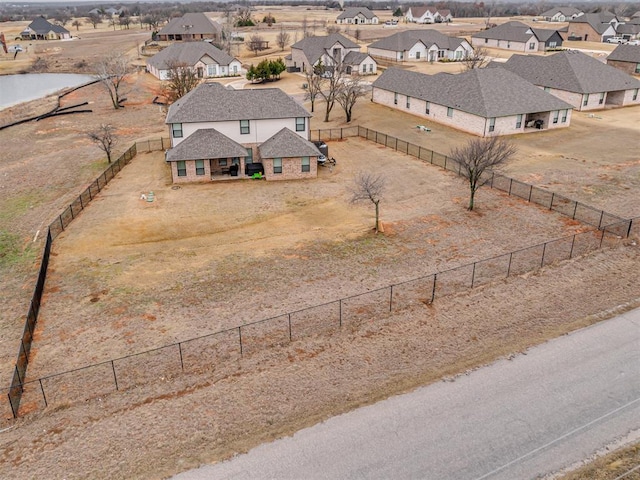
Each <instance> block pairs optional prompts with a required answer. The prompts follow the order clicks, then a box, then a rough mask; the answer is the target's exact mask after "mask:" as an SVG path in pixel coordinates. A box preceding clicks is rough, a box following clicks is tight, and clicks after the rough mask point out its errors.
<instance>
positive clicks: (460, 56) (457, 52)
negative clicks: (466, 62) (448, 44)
mask: <svg viewBox="0 0 640 480" xmlns="http://www.w3.org/2000/svg"><path fill="white" fill-rule="evenodd" d="M460 59H462V51H461V50H456V60H460Z"/></svg>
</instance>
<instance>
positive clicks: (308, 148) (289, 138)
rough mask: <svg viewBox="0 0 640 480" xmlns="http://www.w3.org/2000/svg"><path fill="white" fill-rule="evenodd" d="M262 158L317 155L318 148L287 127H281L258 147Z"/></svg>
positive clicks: (318, 152)
mask: <svg viewBox="0 0 640 480" xmlns="http://www.w3.org/2000/svg"><path fill="white" fill-rule="evenodd" d="M258 150H259V151H260V157H262V158H290V157H317V156H318V155H320V151H319V150H318V148H317V147H316V146H315V145H314V144H313V143H311V142H310V141H309V140H305V139H304V138H302V137H301V136H300V135H298V134H297V133H295V132H293V131H292V130H290V129H289V128H286V127H285V128H283V129H282V130H280V131H279V132H278V133H276V134H275V135H274V136H273V137H271V138H270V139H268V140H266V141H265V142H263V143H262V145H260V146H259V147H258Z"/></svg>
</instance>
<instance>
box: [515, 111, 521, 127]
mask: <svg viewBox="0 0 640 480" xmlns="http://www.w3.org/2000/svg"><path fill="white" fill-rule="evenodd" d="M516 128H522V114H520V115H518V116H517V117H516Z"/></svg>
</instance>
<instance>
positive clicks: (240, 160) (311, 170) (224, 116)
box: [165, 83, 320, 183]
mask: <svg viewBox="0 0 640 480" xmlns="http://www.w3.org/2000/svg"><path fill="white" fill-rule="evenodd" d="M310 117H311V114H310V113H309V112H308V111H307V110H306V109H305V108H304V107H302V106H301V105H300V104H298V103H297V102H296V101H295V100H294V99H293V98H291V97H290V96H289V95H287V94H286V93H284V92H283V91H282V90H280V89H278V88H264V89H251V90H234V89H232V88H230V87H224V86H222V85H220V84H219V83H203V84H201V85H199V86H198V87H196V88H195V89H194V90H192V91H191V92H189V93H187V94H186V95H185V96H184V97H182V98H180V99H179V100H177V101H176V102H175V103H173V104H172V105H171V107H170V108H169V112H168V113H167V118H166V120H165V123H166V124H168V125H169V132H170V135H171V147H172V148H171V149H169V150H168V151H167V153H166V161H167V163H169V165H170V166H171V175H172V178H173V181H174V182H175V183H183V182H209V181H213V180H216V179H227V178H231V177H241V176H242V177H244V176H246V175H250V174H252V173H254V172H263V173H264V177H265V178H266V179H267V180H288V179H297V178H315V177H316V176H317V172H318V170H317V167H318V166H317V160H318V157H319V156H320V152H319V151H318V149H317V148H316V146H315V145H314V144H313V143H311V142H310V141H309V119H310Z"/></svg>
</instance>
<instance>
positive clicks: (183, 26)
mask: <svg viewBox="0 0 640 480" xmlns="http://www.w3.org/2000/svg"><path fill="white" fill-rule="evenodd" d="M220 32H222V27H221V26H220V24H219V23H217V22H214V21H213V20H211V19H210V18H209V17H207V16H206V15H205V14H204V13H185V14H184V15H183V16H182V17H179V18H173V19H171V21H170V22H169V23H168V24H167V25H165V26H164V27H163V28H162V29H161V30H160V31H159V32H158V35H184V34H187V33H188V34H192V35H206V34H209V35H210V34H212V33H220Z"/></svg>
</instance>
